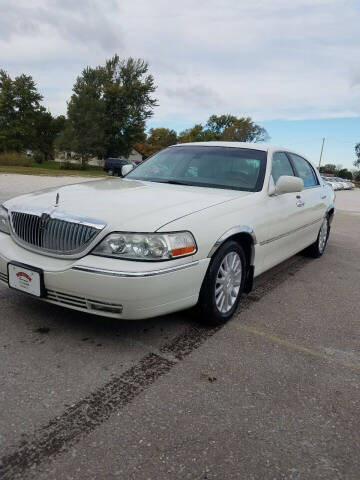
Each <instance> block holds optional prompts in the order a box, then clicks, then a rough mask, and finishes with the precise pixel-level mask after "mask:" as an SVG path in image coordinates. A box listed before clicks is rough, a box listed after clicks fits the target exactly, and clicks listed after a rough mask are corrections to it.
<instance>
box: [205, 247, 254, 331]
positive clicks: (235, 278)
mask: <svg viewBox="0 0 360 480" xmlns="http://www.w3.org/2000/svg"><path fill="white" fill-rule="evenodd" d="M246 268H247V267H246V260H245V254H244V250H243V249H242V247H241V246H240V245H239V244H238V243H237V242H235V241H233V240H231V241H228V242H226V243H225V244H224V245H222V246H221V247H220V248H219V250H218V251H217V252H216V254H215V256H214V258H213V259H212V261H211V264H210V266H209V269H208V271H207V273H206V276H205V278H204V281H203V284H202V286H201V290H200V295H199V302H198V305H197V307H198V312H199V314H200V315H199V320H200V321H201V323H204V324H207V325H222V324H223V323H225V322H227V321H228V320H229V319H230V318H231V317H232V316H233V315H234V313H235V310H236V308H237V306H238V304H239V301H240V298H241V296H242V293H243V290H244V283H245V278H246Z"/></svg>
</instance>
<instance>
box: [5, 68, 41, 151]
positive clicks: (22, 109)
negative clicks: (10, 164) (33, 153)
mask: <svg viewBox="0 0 360 480" xmlns="http://www.w3.org/2000/svg"><path fill="white" fill-rule="evenodd" d="M42 98H43V97H42V95H40V93H39V92H38V91H37V88H36V84H35V82H34V80H33V78H32V77H31V76H29V75H25V74H22V75H19V76H18V77H15V78H14V79H12V78H11V77H10V76H9V75H8V73H7V72H5V71H4V70H0V149H1V150H15V151H18V152H20V151H22V150H25V149H32V148H33V147H34V144H35V136H36V131H35V122H36V117H37V115H38V113H39V112H40V111H41V109H42V108H43V107H41V105H40V102H41V100H42Z"/></svg>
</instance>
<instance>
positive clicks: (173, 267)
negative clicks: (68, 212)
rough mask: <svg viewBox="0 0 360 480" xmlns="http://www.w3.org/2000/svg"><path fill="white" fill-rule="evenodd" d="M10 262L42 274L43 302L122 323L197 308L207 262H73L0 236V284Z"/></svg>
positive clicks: (94, 259) (85, 259)
mask: <svg viewBox="0 0 360 480" xmlns="http://www.w3.org/2000/svg"><path fill="white" fill-rule="evenodd" d="M11 261H16V262H20V263H23V264H26V265H29V266H36V267H37V268H41V269H42V270H43V272H44V283H45V289H46V296H45V297H44V298H43V299H42V300H45V301H47V302H50V303H54V304H57V305H62V306H64V307H68V308H72V309H75V310H80V311H85V312H89V313H93V314H97V315H103V316H107V317H113V318H122V319H127V320H135V319H144V318H150V317H155V316H158V315H163V314H166V313H171V312H174V311H178V310H183V309H185V308H189V307H192V306H194V305H195V304H196V303H197V300H198V297H199V292H200V288H201V284H202V281H203V279H204V276H205V274H206V270H207V268H208V265H209V262H210V259H209V258H206V259H203V260H198V261H194V260H193V258H192V257H187V258H183V259H178V260H173V261H169V262H156V263H153V262H151V263H150V262H132V261H126V260H116V259H112V258H104V257H98V256H95V255H87V256H85V257H83V258H81V259H77V260H66V259H58V258H52V257H48V256H44V255H41V254H38V253H34V252H31V251H29V250H26V249H24V248H22V247H20V246H19V245H17V244H16V243H15V242H14V241H13V240H12V239H11V237H10V236H9V235H6V234H3V233H1V232H0V281H3V282H5V283H7V265H8V263H9V262H11Z"/></svg>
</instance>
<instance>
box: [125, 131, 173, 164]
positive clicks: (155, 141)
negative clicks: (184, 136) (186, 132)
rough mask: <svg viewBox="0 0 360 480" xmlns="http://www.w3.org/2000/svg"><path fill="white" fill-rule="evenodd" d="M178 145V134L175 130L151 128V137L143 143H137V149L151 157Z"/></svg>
mask: <svg viewBox="0 0 360 480" xmlns="http://www.w3.org/2000/svg"><path fill="white" fill-rule="evenodd" d="M175 143H177V134H176V132H175V130H170V129H168V128H151V129H150V131H149V135H148V136H147V137H146V138H145V140H144V141H143V142H139V143H136V144H135V145H134V146H135V148H136V149H137V150H138V151H139V152H140V153H141V154H142V155H143V156H144V157H145V158H147V157H150V156H151V155H154V153H156V152H158V151H159V150H162V149H163V148H166V147H169V146H170V145H174V144H175Z"/></svg>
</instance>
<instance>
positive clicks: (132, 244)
mask: <svg viewBox="0 0 360 480" xmlns="http://www.w3.org/2000/svg"><path fill="white" fill-rule="evenodd" d="M195 252H196V242H195V239H194V237H193V236H192V234H191V233H190V232H175V233H111V234H110V235H108V236H107V237H105V238H104V240H102V241H101V242H100V243H99V245H98V246H97V247H95V249H94V250H93V252H92V253H93V254H94V255H102V256H104V257H115V258H124V259H127V260H148V261H156V260H170V259H172V258H178V257H185V256H187V255H191V254H193V253H195Z"/></svg>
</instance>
